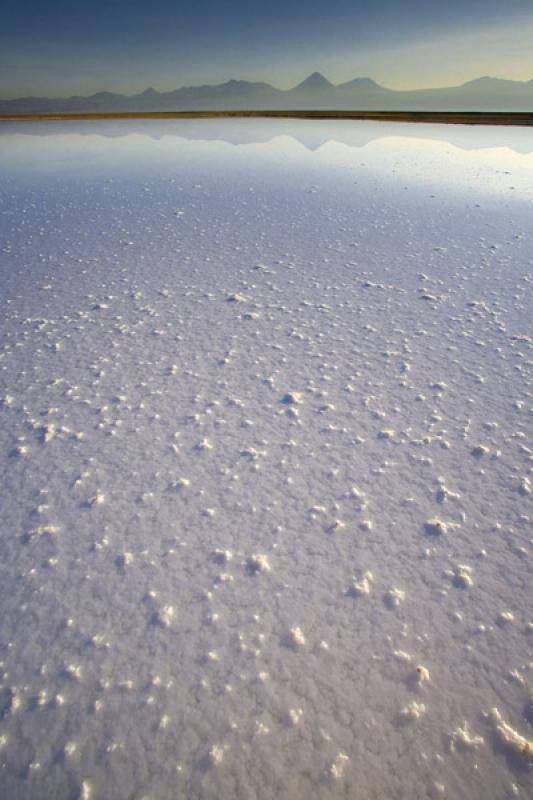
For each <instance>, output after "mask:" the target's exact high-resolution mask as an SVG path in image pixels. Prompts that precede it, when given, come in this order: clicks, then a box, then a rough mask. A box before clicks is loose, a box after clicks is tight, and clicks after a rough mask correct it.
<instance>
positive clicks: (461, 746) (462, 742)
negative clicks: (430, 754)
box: [450, 720, 485, 753]
mask: <svg viewBox="0 0 533 800" xmlns="http://www.w3.org/2000/svg"><path fill="white" fill-rule="evenodd" d="M483 744H485V740H484V738H483V736H479V735H477V734H475V733H473V732H472V731H470V729H469V726H468V722H467V721H466V720H465V721H464V723H463V727H462V728H461V727H458V728H456V729H455V730H454V731H453V733H452V734H451V735H450V750H451V752H452V753H455V751H456V750H477V749H478V748H479V747H481V745H483Z"/></svg>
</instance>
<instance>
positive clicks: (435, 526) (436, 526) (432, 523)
mask: <svg viewBox="0 0 533 800" xmlns="http://www.w3.org/2000/svg"><path fill="white" fill-rule="evenodd" d="M452 527H455V526H454V525H453V524H452V523H449V522H444V521H443V520H441V519H439V518H438V517H433V519H428V520H427V522H425V523H424V530H425V532H426V533H427V534H428V535H429V536H441V535H443V534H446V533H448V530H449V529H450V528H452Z"/></svg>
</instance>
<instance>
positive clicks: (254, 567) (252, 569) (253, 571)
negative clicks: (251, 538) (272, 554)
mask: <svg viewBox="0 0 533 800" xmlns="http://www.w3.org/2000/svg"><path fill="white" fill-rule="evenodd" d="M245 564H246V570H247V572H248V573H249V574H250V575H257V574H259V573H260V572H270V571H271V569H272V568H271V566H270V563H269V561H268V557H267V556H266V555H264V554H263V553H258V554H254V555H252V556H249V557H248V558H247V559H246V562H245Z"/></svg>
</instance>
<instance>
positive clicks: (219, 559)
mask: <svg viewBox="0 0 533 800" xmlns="http://www.w3.org/2000/svg"><path fill="white" fill-rule="evenodd" d="M232 558H233V553H232V552H231V550H221V549H218V548H217V549H216V550H213V552H212V553H211V560H212V561H214V562H215V564H222V565H223V564H227V563H228V562H229V561H231V560H232Z"/></svg>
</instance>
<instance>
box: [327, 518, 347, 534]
mask: <svg viewBox="0 0 533 800" xmlns="http://www.w3.org/2000/svg"><path fill="white" fill-rule="evenodd" d="M345 527H346V523H345V522H344V521H343V520H342V519H335V520H333V522H332V523H331V525H329V526H328V529H327V530H328V533H338V532H339V531H342V530H343V529H344V528H345Z"/></svg>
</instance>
